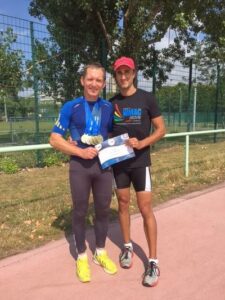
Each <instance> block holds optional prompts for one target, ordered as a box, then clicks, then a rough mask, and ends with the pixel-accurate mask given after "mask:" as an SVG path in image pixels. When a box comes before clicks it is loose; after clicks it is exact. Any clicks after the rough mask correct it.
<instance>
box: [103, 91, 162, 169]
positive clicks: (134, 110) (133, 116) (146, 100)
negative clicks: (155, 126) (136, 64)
mask: <svg viewBox="0 0 225 300" xmlns="http://www.w3.org/2000/svg"><path fill="white" fill-rule="evenodd" d="M109 101H110V102H111V103H112V104H113V108H114V116H113V136H117V135H120V134H123V133H128V135H129V137H130V138H131V137H136V138H137V139H138V140H142V139H144V138H146V137H148V136H149V134H150V130H151V120H152V119H154V118H156V117H159V116H161V113H160V110H159V107H158V104H157V102H156V99H155V97H154V95H153V94H152V93H149V92H147V91H144V90H141V89H137V90H136V92H135V93H134V94H133V95H131V96H128V97H125V96H122V95H121V94H118V95H116V96H114V97H113V98H111V99H110V100H109ZM150 164H151V160H150V147H145V148H144V149H141V150H136V149H135V157H134V158H131V159H128V160H125V161H122V162H120V163H118V164H115V165H114V168H118V167H119V168H121V167H124V168H138V167H145V166H149V165H150Z"/></svg>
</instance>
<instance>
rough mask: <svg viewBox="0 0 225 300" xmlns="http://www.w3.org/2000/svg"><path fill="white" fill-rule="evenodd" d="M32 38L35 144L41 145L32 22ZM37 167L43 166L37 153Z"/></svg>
mask: <svg viewBox="0 0 225 300" xmlns="http://www.w3.org/2000/svg"><path fill="white" fill-rule="evenodd" d="M30 36H31V51H32V66H33V68H32V73H33V89H34V101H35V110H34V113H35V142H36V144H40V131H39V99H38V79H37V66H36V50H35V42H34V24H33V22H30ZM36 158H37V166H40V165H41V153H40V151H39V150H37V151H36Z"/></svg>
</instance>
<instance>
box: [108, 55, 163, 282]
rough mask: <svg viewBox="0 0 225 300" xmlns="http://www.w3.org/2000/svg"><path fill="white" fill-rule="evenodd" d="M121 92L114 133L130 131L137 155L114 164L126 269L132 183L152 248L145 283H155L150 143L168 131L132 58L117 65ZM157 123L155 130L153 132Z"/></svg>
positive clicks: (117, 98) (116, 99)
mask: <svg viewBox="0 0 225 300" xmlns="http://www.w3.org/2000/svg"><path fill="white" fill-rule="evenodd" d="M113 69H114V75H115V79H116V82H117V85H118V87H119V89H120V93H119V94H118V95H116V96H114V97H113V98H112V99H110V101H111V103H112V104H113V107H114V120H113V136H117V135H120V134H123V133H128V135H129V140H128V145H129V146H131V147H133V148H134V151H135V157H134V158H131V159H128V160H125V161H122V162H120V163H118V164H115V165H114V167H113V173H114V179H115V185H116V194H117V198H118V202H119V219H120V226H121V230H122V234H123V239H124V246H123V249H122V251H121V254H120V265H121V267H122V268H130V267H131V266H132V256H133V245H132V242H131V237H130V215H129V202H130V185H131V183H132V184H133V187H134V189H135V192H136V197H137V203H138V207H139V209H140V212H141V215H142V217H143V223H144V232H145V235H146V240H147V243H148V248H149V264H148V266H147V267H146V271H145V274H144V277H143V281H142V283H143V285H145V286H155V285H156V284H157V282H158V277H159V266H158V259H157V249H156V248H157V247H156V246H157V224H156V219H155V216H154V213H153V209H152V191H151V175H150V169H149V166H150V164H151V161H150V145H152V144H154V143H155V142H157V141H158V140H160V139H161V138H162V137H163V136H164V134H165V125H164V121H163V118H162V116H161V113H160V111H159V108H158V105H157V102H156V99H155V97H154V95H153V94H151V93H149V92H146V91H143V90H141V89H137V88H136V87H135V86H134V79H135V76H136V70H135V64H134V61H133V59H131V58H129V57H120V58H118V59H117V60H116V61H115V63H114V66H113ZM151 125H153V129H154V131H151Z"/></svg>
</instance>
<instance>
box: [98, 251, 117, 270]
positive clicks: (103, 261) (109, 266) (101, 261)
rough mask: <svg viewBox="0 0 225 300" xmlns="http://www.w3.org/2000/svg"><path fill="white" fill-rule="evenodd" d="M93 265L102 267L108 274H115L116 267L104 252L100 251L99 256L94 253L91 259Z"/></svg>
mask: <svg viewBox="0 0 225 300" xmlns="http://www.w3.org/2000/svg"><path fill="white" fill-rule="evenodd" d="M93 261H94V263H96V264H97V265H100V266H101V267H103V269H104V271H105V272H106V273H108V274H116V273H117V267H116V265H115V263H114V262H113V261H112V260H111V259H110V258H109V257H108V255H107V253H106V251H102V253H101V254H99V255H97V253H96V252H95V254H94V257H93Z"/></svg>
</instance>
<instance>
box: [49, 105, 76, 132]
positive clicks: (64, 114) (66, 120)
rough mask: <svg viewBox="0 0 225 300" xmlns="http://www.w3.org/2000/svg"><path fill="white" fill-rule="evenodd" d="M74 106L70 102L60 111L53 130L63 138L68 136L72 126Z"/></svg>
mask: <svg viewBox="0 0 225 300" xmlns="http://www.w3.org/2000/svg"><path fill="white" fill-rule="evenodd" d="M72 104H73V102H72V101H69V102H67V103H65V104H64V105H63V107H62V108H61V110H60V113H59V117H58V119H57V121H56V123H55V125H54V127H53V129H52V132H54V133H59V134H61V135H63V136H64V135H65V134H66V132H67V129H68V128H69V124H70V117H71V113H72Z"/></svg>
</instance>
